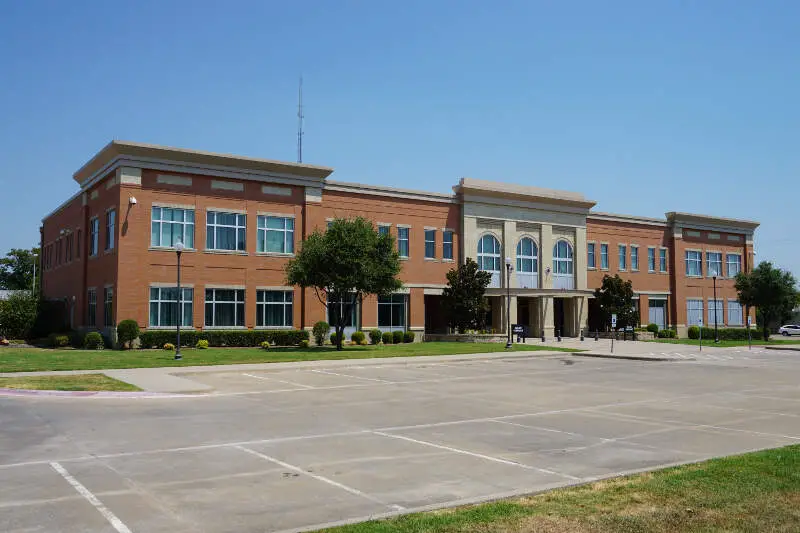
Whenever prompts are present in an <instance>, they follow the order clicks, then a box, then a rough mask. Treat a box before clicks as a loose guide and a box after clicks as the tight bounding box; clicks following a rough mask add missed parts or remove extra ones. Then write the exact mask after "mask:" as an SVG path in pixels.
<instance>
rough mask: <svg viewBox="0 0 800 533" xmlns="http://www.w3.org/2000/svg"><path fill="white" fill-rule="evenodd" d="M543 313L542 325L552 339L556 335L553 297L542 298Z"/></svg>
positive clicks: (545, 333) (547, 335)
mask: <svg viewBox="0 0 800 533" xmlns="http://www.w3.org/2000/svg"><path fill="white" fill-rule="evenodd" d="M540 301H541V308H540V312H541V313H542V325H543V327H544V335H545V337H547V338H548V339H552V338H553V336H554V335H555V324H554V320H553V297H552V296H543V297H541V298H540Z"/></svg>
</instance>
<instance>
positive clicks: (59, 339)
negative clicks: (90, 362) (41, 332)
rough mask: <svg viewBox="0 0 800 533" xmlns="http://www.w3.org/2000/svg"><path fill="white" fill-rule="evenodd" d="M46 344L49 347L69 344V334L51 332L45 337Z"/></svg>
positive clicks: (62, 346)
mask: <svg viewBox="0 0 800 533" xmlns="http://www.w3.org/2000/svg"><path fill="white" fill-rule="evenodd" d="M47 344H48V345H49V346H50V347H51V348H64V347H65V346H69V336H68V335H63V334H61V333H51V334H50V335H49V336H48V337H47Z"/></svg>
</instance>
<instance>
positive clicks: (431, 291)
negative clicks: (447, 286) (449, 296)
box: [422, 288, 444, 296]
mask: <svg viewBox="0 0 800 533" xmlns="http://www.w3.org/2000/svg"><path fill="white" fill-rule="evenodd" d="M443 292H444V289H432V288H431V289H422V293H423V294H426V295H429V296H441V295H442V293H443Z"/></svg>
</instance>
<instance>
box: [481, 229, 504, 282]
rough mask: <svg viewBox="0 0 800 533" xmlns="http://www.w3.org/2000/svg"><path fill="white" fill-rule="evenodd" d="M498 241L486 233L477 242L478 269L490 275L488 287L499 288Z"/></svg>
mask: <svg viewBox="0 0 800 533" xmlns="http://www.w3.org/2000/svg"><path fill="white" fill-rule="evenodd" d="M500 263H501V262H500V241H498V240H497V239H496V238H495V237H494V235H492V234H491V233H487V234H486V235H484V236H483V237H481V238H480V240H479V241H478V268H479V269H481V270H486V271H487V272H491V273H492V281H491V283H490V284H489V287H499V286H500Z"/></svg>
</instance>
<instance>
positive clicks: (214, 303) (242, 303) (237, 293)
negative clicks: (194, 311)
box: [203, 287, 247, 329]
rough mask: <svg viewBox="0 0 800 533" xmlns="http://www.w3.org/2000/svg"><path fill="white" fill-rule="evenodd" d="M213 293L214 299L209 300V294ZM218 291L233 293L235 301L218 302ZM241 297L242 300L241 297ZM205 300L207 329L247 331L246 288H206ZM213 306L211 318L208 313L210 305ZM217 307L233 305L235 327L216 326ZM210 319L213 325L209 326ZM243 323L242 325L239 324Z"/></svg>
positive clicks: (204, 321)
mask: <svg viewBox="0 0 800 533" xmlns="http://www.w3.org/2000/svg"><path fill="white" fill-rule="evenodd" d="M209 291H211V294H212V299H211V300H209V298H208V294H209ZM217 291H233V293H234V299H233V300H217ZM240 295H241V297H242V298H241V300H240V299H239V296H240ZM204 296H205V297H204V298H203V324H204V327H205V328H206V329H245V328H246V324H247V322H246V320H245V318H246V317H245V315H246V313H247V307H246V306H247V295H246V294H245V289H244V288H231V287H206V288H205V292H204ZM209 304H210V305H211V316H210V317H209V313H208V305H209ZM217 305H233V321H234V325H232V326H229V325H221V324H216V323H215V322H216V314H217ZM240 306H241V321H240V320H239V318H240V315H239V311H240V308H239V307H240ZM209 318H210V319H211V323H210V324H209ZM239 322H241V324H239Z"/></svg>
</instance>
